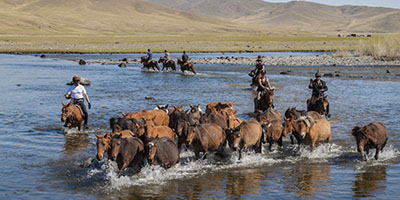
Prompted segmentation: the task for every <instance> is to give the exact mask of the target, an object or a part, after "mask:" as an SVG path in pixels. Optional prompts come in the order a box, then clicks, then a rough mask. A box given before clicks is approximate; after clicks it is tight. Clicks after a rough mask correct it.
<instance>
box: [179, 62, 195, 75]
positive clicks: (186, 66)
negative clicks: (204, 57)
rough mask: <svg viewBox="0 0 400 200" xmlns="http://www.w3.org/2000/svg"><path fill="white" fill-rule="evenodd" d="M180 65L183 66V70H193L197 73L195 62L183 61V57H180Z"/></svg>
mask: <svg viewBox="0 0 400 200" xmlns="http://www.w3.org/2000/svg"><path fill="white" fill-rule="evenodd" d="M177 63H178V65H180V66H181V71H182V72H185V70H186V71H191V72H193V73H194V74H196V71H194V65H193V63H190V62H187V63H184V62H183V61H182V59H179V58H178V62H177Z"/></svg>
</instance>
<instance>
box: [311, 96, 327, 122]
mask: <svg viewBox="0 0 400 200" xmlns="http://www.w3.org/2000/svg"><path fill="white" fill-rule="evenodd" d="M313 98H315V99H313ZM307 111H315V112H318V113H319V114H320V115H325V117H327V118H329V117H330V116H331V115H330V114H329V102H328V96H324V97H311V98H309V99H307Z"/></svg>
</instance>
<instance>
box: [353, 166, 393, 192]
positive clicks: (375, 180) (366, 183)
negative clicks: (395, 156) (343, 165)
mask: <svg viewBox="0 0 400 200" xmlns="http://www.w3.org/2000/svg"><path fill="white" fill-rule="evenodd" d="M385 183H386V166H373V167H368V168H367V169H366V170H365V171H364V172H362V173H358V174H356V180H355V181H354V187H353V192H354V194H353V197H375V195H376V194H374V193H377V192H383V191H385V189H386V186H385V185H386V184H385Z"/></svg>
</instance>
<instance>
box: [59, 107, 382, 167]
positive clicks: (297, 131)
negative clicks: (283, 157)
mask: <svg viewBox="0 0 400 200" xmlns="http://www.w3.org/2000/svg"><path fill="white" fill-rule="evenodd" d="M74 107H76V105H72V104H66V105H65V104H63V109H62V120H66V117H67V118H68V113H72V114H71V116H72V118H71V119H69V121H70V122H71V124H70V125H71V126H73V125H76V124H79V122H75V121H78V120H79V119H81V117H79V114H80V112H79V110H78V111H72V109H74ZM75 115H77V116H75ZM71 116H70V117H71ZM109 125H110V129H111V131H110V132H108V133H105V134H96V137H97V142H96V145H97V154H96V158H97V159H98V160H103V158H104V154H105V153H106V154H107V157H108V159H110V160H113V161H116V163H117V165H118V168H119V170H121V171H122V170H125V169H126V168H127V167H139V168H140V167H143V166H145V165H146V164H151V165H160V166H162V167H164V168H166V169H167V168H169V167H171V166H173V165H175V164H176V163H178V162H179V154H180V152H181V150H182V148H183V145H185V146H186V148H187V149H192V150H193V151H194V154H195V158H196V159H200V158H201V159H205V158H206V156H207V154H209V153H210V152H223V151H224V150H225V149H227V148H229V149H232V150H233V151H238V152H239V160H240V159H241V158H242V152H243V151H245V150H247V149H254V150H255V152H256V153H262V146H263V144H266V143H268V145H269V146H268V149H269V150H270V151H271V150H272V149H271V148H272V145H273V144H278V145H279V146H280V147H282V146H283V138H284V137H287V136H288V135H289V134H290V140H291V143H292V144H294V143H295V139H296V140H297V144H298V145H299V146H300V145H306V146H310V147H311V151H313V150H314V148H315V146H316V145H317V144H319V143H331V142H332V136H331V125H330V122H329V121H328V120H327V119H326V118H325V116H323V115H321V114H320V113H318V112H316V111H304V110H303V111H302V110H297V109H296V108H290V107H289V108H288V109H287V110H286V112H285V113H284V115H283V118H282V116H281V114H280V113H279V112H278V111H277V110H276V109H274V108H273V107H268V108H267V109H265V110H257V112H255V118H254V119H249V120H241V119H239V118H238V116H237V111H236V110H235V108H234V103H226V102H217V103H216V102H213V103H209V104H208V105H207V106H206V111H205V112H203V111H202V110H201V109H200V105H197V106H193V105H191V104H190V109H188V110H183V105H181V106H175V105H174V106H173V108H172V109H168V105H166V106H157V108H156V109H154V110H141V111H139V112H135V113H127V114H125V113H122V116H121V117H113V118H111V119H110V120H109ZM351 134H352V135H353V136H354V137H355V139H356V141H357V147H358V148H357V149H358V151H359V152H362V155H363V156H364V159H367V154H368V153H369V149H372V148H376V153H375V159H378V155H379V151H381V150H383V148H384V146H385V145H386V142H387V140H388V133H387V130H386V127H385V125H384V124H382V123H380V122H373V123H370V124H368V125H366V126H364V127H358V126H356V127H354V128H353V130H352V133H351Z"/></svg>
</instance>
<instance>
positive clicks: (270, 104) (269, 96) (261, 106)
mask: <svg viewBox="0 0 400 200" xmlns="http://www.w3.org/2000/svg"><path fill="white" fill-rule="evenodd" d="M256 101H257V98H254V104H256ZM268 108H275V106H274V89H272V90H265V91H264V92H263V93H262V95H261V98H260V100H259V103H258V106H257V108H255V109H256V111H257V110H261V111H266V110H267V109H268Z"/></svg>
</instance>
